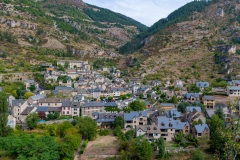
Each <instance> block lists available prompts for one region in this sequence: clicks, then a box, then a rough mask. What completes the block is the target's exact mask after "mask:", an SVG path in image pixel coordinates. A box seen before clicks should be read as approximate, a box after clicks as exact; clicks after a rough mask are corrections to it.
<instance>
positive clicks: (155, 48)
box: [120, 0, 240, 81]
mask: <svg viewBox="0 0 240 160" xmlns="http://www.w3.org/2000/svg"><path fill="white" fill-rule="evenodd" d="M239 9H240V4H239V1H223V0H216V1H209V2H208V1H194V2H190V3H188V4H186V5H185V6H183V7H181V8H179V9H178V10H176V11H174V12H173V13H171V14H170V15H169V16H168V17H167V18H166V19H162V20H160V21H159V22H157V23H156V24H154V25H153V26H152V27H150V28H149V29H148V30H147V31H145V32H143V33H140V34H139V35H137V36H135V37H134V38H133V40H132V41H131V42H129V43H127V44H125V45H124V46H123V47H121V48H120V52H121V53H123V54H129V55H130V56H131V57H137V58H139V59H140V61H142V63H141V65H139V67H135V68H132V69H130V70H129V71H130V73H131V75H132V76H133V77H140V76H145V79H146V80H152V79H163V80H164V79H179V78H180V79H182V80H185V81H191V80H195V79H197V80H210V79H212V78H217V77H223V76H227V77H231V76H236V75H238V74H239V67H238V66H239V65H238V62H239V56H238V54H239V47H240V46H239V35H240V31H239V29H240V28H239V27H240V25H239V22H240V19H239V13H240V10H239ZM147 75H148V76H147Z"/></svg>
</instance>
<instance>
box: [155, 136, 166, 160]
mask: <svg viewBox="0 0 240 160" xmlns="http://www.w3.org/2000/svg"><path fill="white" fill-rule="evenodd" d="M156 145H157V147H158V157H159V158H163V157H164V155H165V145H164V139H163V138H162V137H160V138H159V139H158V140H157V141H156Z"/></svg>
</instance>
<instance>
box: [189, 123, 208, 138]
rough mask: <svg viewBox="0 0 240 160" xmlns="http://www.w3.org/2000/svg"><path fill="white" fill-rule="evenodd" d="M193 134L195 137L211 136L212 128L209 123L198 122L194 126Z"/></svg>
mask: <svg viewBox="0 0 240 160" xmlns="http://www.w3.org/2000/svg"><path fill="white" fill-rule="evenodd" d="M192 134H193V136H194V137H195V138H209V137H210V129H209V127H208V125H207V124H198V125H195V126H194V127H193V129H192Z"/></svg>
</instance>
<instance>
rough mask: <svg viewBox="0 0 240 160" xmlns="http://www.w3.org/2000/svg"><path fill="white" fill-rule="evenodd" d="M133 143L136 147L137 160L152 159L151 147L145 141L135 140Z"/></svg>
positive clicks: (141, 139)
mask: <svg viewBox="0 0 240 160" xmlns="http://www.w3.org/2000/svg"><path fill="white" fill-rule="evenodd" d="M135 143H136V145H137V147H136V148H137V150H136V153H137V159H139V160H151V159H152V158H153V147H152V145H151V143H149V142H148V141H147V140H146V139H143V138H136V139H135Z"/></svg>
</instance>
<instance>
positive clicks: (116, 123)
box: [113, 116, 124, 129]
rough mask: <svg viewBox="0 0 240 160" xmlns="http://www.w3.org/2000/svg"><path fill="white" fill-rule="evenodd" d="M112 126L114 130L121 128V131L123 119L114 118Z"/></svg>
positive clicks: (119, 117)
mask: <svg viewBox="0 0 240 160" xmlns="http://www.w3.org/2000/svg"><path fill="white" fill-rule="evenodd" d="M113 125H114V128H116V127H118V126H119V127H121V129H122V128H124V119H123V117H121V116H118V117H116V118H115V120H114V123H113Z"/></svg>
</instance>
